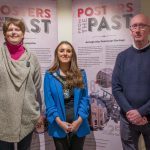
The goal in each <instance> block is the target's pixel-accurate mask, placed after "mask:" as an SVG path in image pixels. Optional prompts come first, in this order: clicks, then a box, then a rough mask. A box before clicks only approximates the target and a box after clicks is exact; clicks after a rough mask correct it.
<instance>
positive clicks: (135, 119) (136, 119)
mask: <svg viewBox="0 0 150 150" xmlns="http://www.w3.org/2000/svg"><path fill="white" fill-rule="evenodd" d="M126 117H127V119H128V120H129V121H130V122H131V123H133V124H135V125H145V124H146V123H148V121H147V118H146V117H142V116H141V115H140V113H139V112H138V111H137V110H136V109H133V110H130V111H128V112H127V113H126Z"/></svg>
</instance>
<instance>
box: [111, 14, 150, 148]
mask: <svg viewBox="0 0 150 150" xmlns="http://www.w3.org/2000/svg"><path fill="white" fill-rule="evenodd" d="M130 33H131V36H132V38H133V45H132V46H131V47H129V48H128V49H127V50H125V51H123V52H121V53H119V54H118V56H117V59H116V64H115V67H114V71H113V76H112V92H113V95H114V97H115V99H116V101H117V103H118V104H119V106H120V108H121V111H120V113H121V117H120V134H121V140H122V146H123V150H138V141H139V136H140V135H141V134H142V135H143V137H144V141H145V146H146V149H147V150H150V122H149V120H150V69H149V68H150V42H149V40H148V36H149V35H150V19H149V18H148V17H146V16H145V15H144V14H138V15H136V16H134V17H133V18H132V19H131V21H130Z"/></svg>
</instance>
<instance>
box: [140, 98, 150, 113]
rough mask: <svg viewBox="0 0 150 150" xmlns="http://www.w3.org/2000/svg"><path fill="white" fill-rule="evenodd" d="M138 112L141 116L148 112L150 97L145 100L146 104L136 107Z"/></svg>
mask: <svg viewBox="0 0 150 150" xmlns="http://www.w3.org/2000/svg"><path fill="white" fill-rule="evenodd" d="M138 111H139V113H140V114H141V116H146V115H149V114H150V99H149V100H148V101H147V103H146V104H144V105H143V106H141V107H140V108H138Z"/></svg>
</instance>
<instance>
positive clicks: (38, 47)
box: [0, 0, 58, 150]
mask: <svg viewBox="0 0 150 150" xmlns="http://www.w3.org/2000/svg"><path fill="white" fill-rule="evenodd" d="M8 17H15V18H19V19H22V20H23V21H24V23H25V25H26V32H25V38H24V43H25V45H26V46H27V47H28V48H29V50H30V51H32V52H33V53H35V54H36V55H37V57H38V60H39V62H40V65H41V72H42V77H43V76H44V73H45V70H46V69H48V68H49V67H50V65H51V62H52V60H53V54H54V50H55V47H56V45H57V42H58V39H57V35H58V33H57V31H58V30H57V16H56V0H25V1H21V0H13V1H12V0H1V1H0V39H1V40H0V43H1V44H2V43H3V42H4V36H3V32H2V26H3V22H4V21H5V20H6V19H7V18H8ZM41 93H43V87H42V89H41ZM43 99H44V98H43V94H42V100H43ZM43 106H44V105H43ZM43 109H44V108H43ZM50 147H53V149H54V146H53V141H52V139H51V138H50V137H49V136H48V134H47V132H46V133H45V134H39V135H38V134H36V133H34V134H33V139H32V147H31V149H32V150H48V149H49V148H50Z"/></svg>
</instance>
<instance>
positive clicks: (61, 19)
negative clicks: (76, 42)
mask: <svg viewBox="0 0 150 150" xmlns="http://www.w3.org/2000/svg"><path fill="white" fill-rule="evenodd" d="M57 16H58V41H59V42H60V41H64V40H67V41H69V42H72V0H57Z"/></svg>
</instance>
